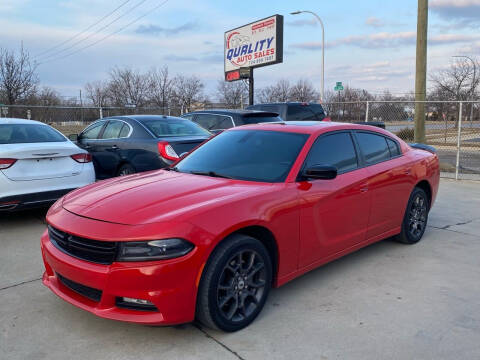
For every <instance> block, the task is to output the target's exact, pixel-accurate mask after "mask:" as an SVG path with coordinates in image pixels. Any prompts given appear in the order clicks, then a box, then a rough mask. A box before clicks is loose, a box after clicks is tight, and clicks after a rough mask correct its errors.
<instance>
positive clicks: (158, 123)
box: [142, 118, 212, 137]
mask: <svg viewBox="0 0 480 360" xmlns="http://www.w3.org/2000/svg"><path fill="white" fill-rule="evenodd" d="M142 123H143V124H144V125H145V126H146V127H147V128H148V129H149V130H150V131H151V132H152V133H153V134H154V135H155V136H156V137H169V136H211V135H212V134H211V133H210V132H208V131H207V130H205V129H204V128H202V127H201V126H199V125H197V124H195V123H194V122H192V121H190V120H186V119H181V118H178V119H172V118H169V119H158V120H156V119H151V120H143V121H142Z"/></svg>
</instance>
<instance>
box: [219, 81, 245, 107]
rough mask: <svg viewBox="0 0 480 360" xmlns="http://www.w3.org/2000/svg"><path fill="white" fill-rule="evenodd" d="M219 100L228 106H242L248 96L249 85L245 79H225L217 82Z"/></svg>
mask: <svg viewBox="0 0 480 360" xmlns="http://www.w3.org/2000/svg"><path fill="white" fill-rule="evenodd" d="M217 95H218V100H219V101H220V102H222V103H224V104H225V106H227V107H228V108H231V109H238V108H242V104H243V103H244V101H245V99H247V98H248V90H247V86H246V85H245V84H244V83H243V81H233V82H228V81H225V80H223V79H220V80H218V83H217Z"/></svg>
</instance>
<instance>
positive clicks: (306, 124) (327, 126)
mask: <svg viewBox="0 0 480 360" xmlns="http://www.w3.org/2000/svg"><path fill="white" fill-rule="evenodd" d="M246 129H248V130H266V131H282V132H292V133H302V134H319V133H323V132H327V131H334V130H368V131H373V132H377V133H380V134H383V135H387V136H390V137H395V138H396V136H395V135H393V134H391V133H390V132H388V131H387V130H384V129H381V128H379V127H376V126H371V125H363V124H351V123H340V122H333V121H278V122H268V123H259V124H251V125H243V126H239V127H235V128H231V129H228V130H225V131H239V130H246Z"/></svg>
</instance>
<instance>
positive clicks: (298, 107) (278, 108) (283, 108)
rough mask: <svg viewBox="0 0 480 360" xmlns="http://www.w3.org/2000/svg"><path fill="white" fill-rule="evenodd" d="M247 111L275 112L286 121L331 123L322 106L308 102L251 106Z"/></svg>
mask: <svg viewBox="0 0 480 360" xmlns="http://www.w3.org/2000/svg"><path fill="white" fill-rule="evenodd" d="M247 109H251V110H262V111H273V112H276V113H277V114H278V115H279V116H280V117H281V118H282V119H283V120H285V121H303V120H307V121H311V120H314V121H322V120H323V121H329V120H330V119H329V118H327V115H326V114H325V110H324V109H323V107H322V105H320V104H313V103H307V102H284V103H266V104H255V105H250V106H249V107H247Z"/></svg>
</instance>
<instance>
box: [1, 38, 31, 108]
mask: <svg viewBox="0 0 480 360" xmlns="http://www.w3.org/2000/svg"><path fill="white" fill-rule="evenodd" d="M36 69H37V64H36V63H34V62H32V61H31V60H30V55H29V53H28V52H27V51H25V50H24V49H23V46H22V47H21V48H20V51H19V53H18V54H16V53H15V52H13V51H9V50H7V49H4V48H0V92H1V93H2V95H3V96H4V98H5V99H4V101H5V102H7V103H8V104H11V105H13V104H16V103H18V102H19V101H21V100H23V99H25V98H28V97H29V96H31V95H32V94H34V93H35V91H36V88H37V84H38V82H39V80H38V76H37V74H36Z"/></svg>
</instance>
